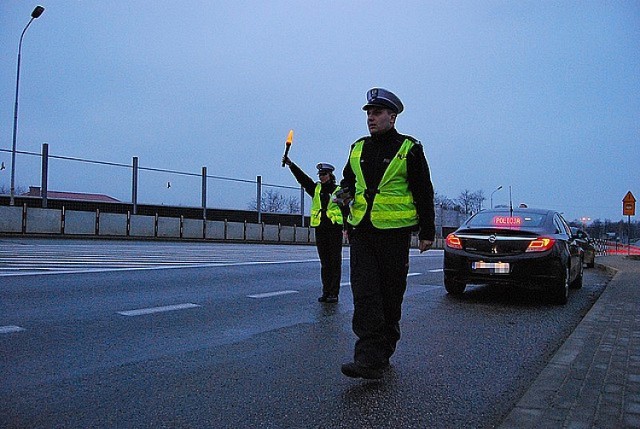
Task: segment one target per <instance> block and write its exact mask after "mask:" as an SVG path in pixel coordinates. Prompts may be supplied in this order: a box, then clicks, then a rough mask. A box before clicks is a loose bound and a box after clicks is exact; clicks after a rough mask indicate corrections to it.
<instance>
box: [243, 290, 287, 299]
mask: <svg viewBox="0 0 640 429" xmlns="http://www.w3.org/2000/svg"><path fill="white" fill-rule="evenodd" d="M292 293H298V291H297V290H281V291H277V292H267V293H258V294H255V295H247V297H248V298H256V299H260V298H270V297H272V296H279V295H289V294H292Z"/></svg>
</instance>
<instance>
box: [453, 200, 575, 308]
mask: <svg viewBox="0 0 640 429" xmlns="http://www.w3.org/2000/svg"><path fill="white" fill-rule="evenodd" d="M583 254H584V252H583V250H582V248H581V247H580V246H579V244H578V243H577V241H576V237H575V236H574V235H573V234H572V233H571V229H570V227H569V225H568V224H567V222H566V221H565V220H564V218H563V217H562V216H561V215H560V213H558V212H556V211H553V210H542V209H532V208H517V209H509V208H505V209H490V210H483V211H480V212H478V213H477V214H475V215H474V216H472V217H470V218H469V219H468V220H467V221H466V222H465V223H464V224H463V225H462V226H461V227H460V228H458V229H457V230H456V231H455V232H453V233H451V234H449V235H448V236H447V238H446V242H445V249H444V286H445V288H446V290H447V292H448V293H449V294H452V295H458V294H462V293H463V292H464V290H465V288H466V286H467V284H469V283H475V284H486V283H501V284H507V285H513V286H521V287H526V288H532V289H536V290H543V291H545V292H547V293H548V294H549V296H550V297H551V298H552V300H553V302H555V303H558V304H566V302H567V299H568V296H569V288H575V289H578V288H581V287H582V275H583V265H582V264H583Z"/></svg>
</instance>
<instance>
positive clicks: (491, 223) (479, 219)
mask: <svg viewBox="0 0 640 429" xmlns="http://www.w3.org/2000/svg"><path fill="white" fill-rule="evenodd" d="M545 217H546V214H540V213H523V212H514V213H513V215H510V214H509V213H504V212H491V211H489V212H480V213H478V214H476V215H475V216H474V217H472V218H471V219H469V220H468V221H467V226H469V227H472V228H539V227H540V226H542V224H543V222H544V219H545Z"/></svg>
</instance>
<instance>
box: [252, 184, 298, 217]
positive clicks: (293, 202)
mask: <svg viewBox="0 0 640 429" xmlns="http://www.w3.org/2000/svg"><path fill="white" fill-rule="evenodd" d="M257 207H258V204H257V202H256V200H255V199H254V200H253V201H251V203H250V204H249V209H250V210H256V209H257ZM260 211H261V212H263V213H300V202H299V201H298V199H297V198H296V197H293V196H291V197H288V198H285V197H284V196H283V195H282V194H281V193H280V192H278V191H277V190H274V189H267V190H266V191H263V192H262V196H261V197H260Z"/></svg>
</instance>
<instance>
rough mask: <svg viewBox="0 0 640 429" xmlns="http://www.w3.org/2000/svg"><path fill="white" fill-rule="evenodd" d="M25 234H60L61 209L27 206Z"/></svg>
mask: <svg viewBox="0 0 640 429" xmlns="http://www.w3.org/2000/svg"><path fill="white" fill-rule="evenodd" d="M26 231H27V234H60V233H61V232H62V211H60V210H54V209H39V208H29V210H27V229H26Z"/></svg>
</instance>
